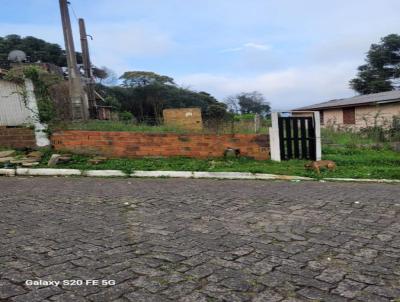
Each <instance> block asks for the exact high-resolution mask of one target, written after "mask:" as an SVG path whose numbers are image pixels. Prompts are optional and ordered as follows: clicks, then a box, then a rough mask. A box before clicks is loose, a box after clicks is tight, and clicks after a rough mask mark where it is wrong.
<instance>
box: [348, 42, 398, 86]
mask: <svg viewBox="0 0 400 302" xmlns="http://www.w3.org/2000/svg"><path fill="white" fill-rule="evenodd" d="M365 61H366V64H364V65H361V66H359V67H358V73H357V77H356V78H354V79H352V80H351V81H350V87H351V88H352V89H354V90H355V91H357V92H358V93H360V94H369V93H377V92H384V91H390V90H395V89H398V88H399V87H400V85H399V84H400V81H399V80H400V35H397V34H390V35H388V36H386V37H383V38H382V39H381V41H380V43H378V44H372V45H371V47H370V49H369V51H368V53H367V57H366V60H365Z"/></svg>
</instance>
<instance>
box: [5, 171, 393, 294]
mask: <svg viewBox="0 0 400 302" xmlns="http://www.w3.org/2000/svg"><path fill="white" fill-rule="evenodd" d="M0 189H1V192H2V193H1V195H0V245H1V247H0V279H1V280H0V301H2V302H9V301H16V302H18V301H23V302H26V301H30V302H34V301H74V302H79V301H93V302H95V301H104V302H110V301H118V302H127V301H135V302H137V301H157V302H159V301H196V302H197V301H286V302H288V301H292V302H293V301H349V300H352V301H353V300H356V301H390V300H394V299H398V298H400V290H399V288H400V281H399V278H400V269H399V268H400V235H399V231H400V222H399V221H400V201H399V196H400V187H399V186H394V185H383V184H379V185H378V184H370V185H364V184H340V183H318V182H312V183H309V182H307V183H303V182H300V183H291V182H262V181H216V180H176V179H158V180H154V179H153V180H151V179H142V180H137V179H111V180H110V179H109V180H107V179H85V178H70V179H68V178H0ZM28 279H29V280H47V281H49V280H58V281H60V280H69V279H73V280H77V279H79V280H83V281H84V282H85V281H86V280H92V279H98V280H115V282H116V285H114V286H108V287H107V286H93V285H83V286H54V285H50V286H27V285H25V284H24V282H25V280H28Z"/></svg>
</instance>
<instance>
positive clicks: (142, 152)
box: [51, 131, 269, 160]
mask: <svg viewBox="0 0 400 302" xmlns="http://www.w3.org/2000/svg"><path fill="white" fill-rule="evenodd" d="M51 141H52V144H53V146H54V148H55V149H56V150H68V151H70V152H74V153H81V154H99V155H104V156H109V157H170V156H171V157H172V156H185V157H194V158H210V157H221V156H223V153H224V150H225V149H226V148H229V147H230V148H239V149H240V152H241V155H242V156H246V157H252V158H254V159H257V160H265V159H269V136H268V135H257V134H235V135H229V134H225V135H204V134H182V135H181V134H175V133H159V134H154V133H138V132H103V131H60V132H56V133H54V134H53V135H52V138H51Z"/></svg>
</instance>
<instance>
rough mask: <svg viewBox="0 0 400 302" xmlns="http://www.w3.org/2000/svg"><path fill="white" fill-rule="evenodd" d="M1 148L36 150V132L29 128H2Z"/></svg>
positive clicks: (0, 131)
mask: <svg viewBox="0 0 400 302" xmlns="http://www.w3.org/2000/svg"><path fill="white" fill-rule="evenodd" d="M0 147H6V148H16V149H22V148H34V147H36V140H35V132H34V130H33V129H31V128H27V127H5V126H1V127H0Z"/></svg>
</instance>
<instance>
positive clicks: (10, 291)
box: [0, 280, 26, 299]
mask: <svg viewBox="0 0 400 302" xmlns="http://www.w3.org/2000/svg"><path fill="white" fill-rule="evenodd" d="M25 292H26V291H25V290H24V289H23V288H22V287H21V286H18V285H15V284H12V283H11V282H8V281H7V280H0V299H6V298H9V297H12V296H16V295H21V294H23V293H25Z"/></svg>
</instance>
